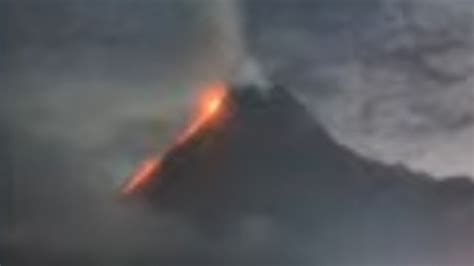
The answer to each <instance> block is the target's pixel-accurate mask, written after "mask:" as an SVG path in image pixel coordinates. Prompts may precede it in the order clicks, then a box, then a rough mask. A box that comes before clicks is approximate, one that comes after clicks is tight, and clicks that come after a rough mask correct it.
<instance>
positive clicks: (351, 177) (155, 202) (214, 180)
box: [125, 86, 474, 265]
mask: <svg viewBox="0 0 474 266" xmlns="http://www.w3.org/2000/svg"><path fill="white" fill-rule="evenodd" d="M219 95H220V96H219V102H218V103H217V102H215V103H212V106H211V109H212V112H208V114H211V113H212V115H206V116H204V117H206V119H198V121H200V122H199V123H194V125H192V126H191V128H192V130H186V131H185V132H188V133H185V134H184V136H185V137H181V138H178V141H176V143H174V144H173V145H172V146H171V148H170V149H168V150H167V151H165V153H164V154H163V156H161V157H160V158H151V159H149V160H147V161H146V162H145V163H144V164H143V165H142V166H141V167H140V168H139V170H138V171H137V174H135V175H134V176H133V177H132V178H131V180H130V181H129V183H128V184H127V185H126V186H125V188H127V187H128V189H126V197H127V198H132V199H136V200H138V201H142V202H145V203H146V204H147V205H149V206H151V207H152V208H154V209H156V210H157V211H160V212H170V213H175V214H179V215H182V216H184V217H187V218H188V219H189V220H191V221H195V222H196V223H199V224H203V225H205V226H207V227H208V228H213V229H215V230H216V231H212V232H211V234H214V235H218V234H219V233H220V232H221V231H219V230H223V229H222V228H228V227H227V225H231V224H233V222H234V221H237V220H239V219H240V218H241V217H255V216H260V217H270V218H269V219H270V220H271V221H273V223H275V224H277V225H278V228H280V229H279V230H277V231H278V233H276V234H285V235H286V236H285V237H283V238H284V239H285V241H284V242H285V244H281V245H279V248H277V249H278V250H279V251H278V253H280V255H282V254H283V255H282V256H284V257H287V258H288V257H298V258H301V257H305V258H307V257H308V256H310V257H312V259H311V261H312V262H315V263H316V265H372V264H371V263H378V265H394V264H393V263H398V264H400V265H414V264H413V263H415V264H416V265H472V262H473V261H474V256H473V255H472V254H473V253H472V251H474V229H473V228H474V226H473V225H474V185H473V183H472V181H470V179H468V178H466V177H454V178H449V179H446V180H445V181H436V180H435V179H433V178H431V177H430V176H429V175H427V174H422V173H415V172H413V171H411V170H408V169H406V168H405V167H403V166H401V165H394V166H389V165H384V164H382V163H379V162H376V161H374V160H370V159H367V158H364V157H362V156H360V155H358V154H356V153H355V152H352V151H351V150H350V149H348V148H346V147H345V146H343V145H341V144H339V143H338V142H337V141H335V140H333V138H332V137H331V136H330V135H329V134H328V133H327V132H326V130H324V128H323V127H322V126H321V125H320V124H319V123H318V122H317V120H316V119H315V118H314V117H313V115H312V114H311V113H310V112H309V111H308V110H307V109H306V107H305V106H304V105H303V104H301V102H300V101H299V100H298V99H297V98H296V97H295V96H294V95H292V94H291V93H290V92H289V91H288V90H286V89H285V88H283V87H280V86H275V87H273V88H270V89H265V90H263V89H259V88H257V87H254V86H244V87H236V88H225V93H221V94H219ZM210 102H212V101H210ZM200 117H203V116H202V115H201V116H200ZM196 124H197V125H196ZM130 184H135V185H132V186H131V185H130ZM136 184H139V185H136ZM282 232H285V233H282ZM301 243H306V244H308V243H310V244H308V245H309V246H311V248H310V249H309V250H308V249H303V248H288V245H289V246H292V247H295V246H297V247H298V246H300V244H301ZM313 256H314V257H313Z"/></svg>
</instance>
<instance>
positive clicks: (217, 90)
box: [122, 82, 228, 194]
mask: <svg viewBox="0 0 474 266" xmlns="http://www.w3.org/2000/svg"><path fill="white" fill-rule="evenodd" d="M227 93H228V88H227V85H226V84H225V83H224V82H215V83H212V84H210V85H208V86H205V87H204V88H203V89H202V92H201V95H200V97H199V100H198V104H197V107H196V108H195V109H196V110H195V111H194V112H193V114H192V119H191V121H190V122H189V123H188V125H187V126H186V128H185V129H184V131H183V132H182V133H181V134H180V135H179V136H178V137H177V139H176V141H175V142H174V143H173V144H172V145H171V146H170V147H169V148H168V149H167V150H166V151H165V152H164V154H167V153H168V152H169V151H170V150H172V149H174V148H175V147H176V146H179V145H182V144H183V143H185V142H186V141H187V140H188V139H189V138H190V137H191V136H193V135H194V134H196V132H198V131H199V130H200V129H201V128H202V127H203V126H204V125H206V124H208V123H211V122H212V121H214V120H215V119H218V116H219V113H220V111H221V107H222V103H223V101H224V99H225V97H226V95H227ZM161 161H162V159H161V156H152V157H150V158H147V159H145V160H144V161H143V162H142V163H141V164H140V165H139V166H138V167H137V168H136V170H135V171H134V173H133V174H132V175H131V177H130V178H129V180H128V181H127V183H126V184H125V185H124V187H123V189H122V193H123V194H130V193H132V192H134V191H136V190H138V189H140V188H142V187H143V186H146V184H147V183H148V182H149V180H150V179H151V178H152V177H153V176H154V175H155V174H156V173H157V172H158V171H159V169H160V166H161Z"/></svg>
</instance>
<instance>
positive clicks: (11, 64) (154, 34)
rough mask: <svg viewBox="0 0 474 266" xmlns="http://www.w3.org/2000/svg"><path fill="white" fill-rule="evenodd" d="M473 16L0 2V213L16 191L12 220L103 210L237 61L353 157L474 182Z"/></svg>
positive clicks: (387, 1) (437, 10) (239, 5)
mask: <svg viewBox="0 0 474 266" xmlns="http://www.w3.org/2000/svg"><path fill="white" fill-rule="evenodd" d="M473 12H474V2H473V1H471V0H455V1H452V0H358V1H355V0H354V1H351V0H336V1H330V0H314V1H310V0H305V1H301V0H295V1H291V2H290V1H283V0H281V1H265V0H254V1H250V0H248V1H219V0H195V1H171V0H169V1H168V0H160V1H145V0H143V1H132V0H115V1H106V0H87V1H78V0H69V1H60V0H45V1H33V0H22V1H9V0H0V80H1V86H0V93H1V94H2V96H1V97H0V121H2V122H3V123H2V125H1V130H0V132H1V135H2V139H0V146H1V147H2V151H1V152H0V155H1V158H5V159H2V163H1V165H0V170H1V172H4V173H7V175H5V176H16V177H17V178H15V179H14V181H12V180H9V179H7V178H4V179H2V180H1V181H0V182H1V183H0V194H1V195H2V197H4V198H5V201H3V202H5V203H6V202H10V201H11V200H12V198H11V193H12V189H11V187H12V184H13V187H15V188H16V190H15V193H14V194H15V196H14V197H15V200H16V201H17V202H19V203H18V204H21V205H20V206H21V208H20V207H19V209H28V210H31V209H34V206H35V204H37V203H38V200H40V201H42V202H44V204H41V205H40V206H41V207H40V210H38V213H44V212H47V213H50V215H53V216H54V215H58V214H57V213H56V210H57V209H58V208H59V209H61V210H64V209H68V208H69V207H70V206H69V205H68V203H62V202H57V200H56V199H57V198H60V197H62V196H64V195H67V197H68V198H70V199H74V198H75V197H77V198H80V199H83V193H84V192H86V193H87V195H89V196H90V197H89V200H90V202H91V204H93V203H94V202H97V200H98V199H103V198H104V197H110V196H111V195H113V194H114V193H115V192H116V189H117V188H118V187H119V186H120V184H122V182H123V181H124V179H125V178H126V177H127V175H128V173H129V172H130V171H131V170H132V169H133V167H134V166H135V165H136V163H137V162H139V161H140V160H142V159H143V158H144V157H145V156H146V155H148V154H150V153H154V152H156V151H159V150H161V149H163V147H165V146H166V145H167V144H166V143H168V142H169V141H170V140H171V139H172V138H173V136H175V135H176V133H177V132H178V131H179V130H180V129H181V128H182V127H183V125H184V124H185V122H186V119H187V116H188V114H189V111H190V110H191V109H192V105H193V99H195V95H196V93H197V88H199V87H200V86H201V85H202V84H205V83H206V82H209V81H213V80H216V79H224V80H227V79H232V78H233V77H234V76H235V73H238V72H239V68H240V67H241V65H242V64H243V63H244V62H248V61H249V60H250V61H252V62H255V63H254V64H253V66H255V65H258V67H255V69H251V70H250V72H252V73H251V74H255V76H259V77H260V76H264V78H265V79H266V80H269V81H270V82H273V83H279V84H282V85H284V86H286V87H288V88H289V89H290V90H291V91H293V92H294V93H295V94H296V95H297V96H298V97H299V98H300V99H301V100H302V101H303V102H304V103H305V104H306V106H307V107H308V108H310V109H311V111H312V112H313V114H314V115H315V117H317V118H318V119H319V120H320V121H321V123H322V124H323V125H324V126H325V127H326V128H327V129H328V130H329V131H330V132H331V134H332V135H333V136H334V137H335V138H336V140H337V141H339V142H341V143H343V144H345V145H347V146H349V147H351V148H352V149H354V150H355V151H357V152H359V153H361V154H363V155H365V156H367V157H369V158H374V159H377V160H382V161H384V162H387V163H401V164H404V165H407V166H409V167H410V168H413V169H415V170H418V171H423V172H427V173H429V174H431V175H433V176H436V177H437V178H440V179H441V178H446V177H447V176H453V175H460V174H462V175H469V176H474V104H473V103H474V86H473V85H474V84H473V82H474V26H473V25H474V14H473ZM257 68H259V70H256V69H257ZM257 72H258V73H257ZM12 182H13V183H12ZM55 186H57V187H61V190H58V191H55V192H54V193H51V189H50V188H51V187H55ZM74 193H77V195H76V194H74ZM72 201H73V200H71V202H72ZM51 202H54V204H53V205H51V204H50V203H51ZM61 204H63V205H64V206H62V205H61ZM104 205H106V203H104ZM104 208H105V207H104ZM104 208H102V207H100V208H98V210H97V209H96V210H87V211H86V212H88V211H96V212H99V210H100V211H103V209H104ZM113 211H115V209H114V210H113ZM55 213H56V214H55ZM21 215H22V214H21V212H20V213H17V214H15V217H19V218H18V219H19V220H21ZM42 216H44V215H37V216H35V217H37V218H36V219H38V220H34V219H30V220H29V222H30V223H32V224H35V223H37V224H41V223H42V222H43V221H41V219H43V218H42ZM3 217H7V216H3ZM94 217H96V219H97V221H95V222H96V223H97V224H101V223H100V219H102V218H101V217H100V216H94ZM1 222H2V224H5V223H7V222H8V221H6V220H2V221H1ZM69 222H70V224H69V225H74V221H69ZM93 225H94V223H92V225H91V226H93ZM20 228H28V226H27V225H25V226H23V227H21V226H20ZM25 230H26V229H25ZM58 232H61V230H58ZM25 235H28V232H27V231H24V232H23V231H20V232H16V235H15V237H16V238H15V239H17V240H18V241H20V240H21V239H22V236H25ZM38 237H41V236H38ZM49 237H51V238H54V237H55V236H54V235H52V236H51V235H50V236H49ZM57 237H58V238H59V234H58V236H57ZM79 242H80V241H79ZM52 243H54V241H52ZM58 243H61V241H59V242H58ZM62 244H63V243H62ZM58 245H59V244H58ZM71 245H72V246H73V244H71Z"/></svg>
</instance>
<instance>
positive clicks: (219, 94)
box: [177, 83, 227, 144]
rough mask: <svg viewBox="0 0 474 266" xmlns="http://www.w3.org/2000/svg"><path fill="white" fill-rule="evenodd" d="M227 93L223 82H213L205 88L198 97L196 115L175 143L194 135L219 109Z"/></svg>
mask: <svg viewBox="0 0 474 266" xmlns="http://www.w3.org/2000/svg"><path fill="white" fill-rule="evenodd" d="M226 94H227V88H226V85H225V84H224V83H215V84H212V85H210V86H208V87H206V88H205V90H204V92H203V94H202V95H201V97H200V101H199V106H198V110H197V112H196V114H197V115H196V116H195V118H194V119H193V121H191V123H190V124H189V126H188V127H187V128H186V129H185V130H184V132H183V134H182V135H180V136H179V137H178V140H177V143H178V144H181V143H183V142H185V141H186V140H187V139H189V137H191V136H192V135H194V134H195V133H196V131H198V130H199V129H200V128H201V127H202V126H203V125H204V124H206V123H207V122H208V121H210V120H211V119H212V118H213V117H215V116H216V114H218V113H219V110H220V109H221V106H222V103H223V101H224V98H225V96H226Z"/></svg>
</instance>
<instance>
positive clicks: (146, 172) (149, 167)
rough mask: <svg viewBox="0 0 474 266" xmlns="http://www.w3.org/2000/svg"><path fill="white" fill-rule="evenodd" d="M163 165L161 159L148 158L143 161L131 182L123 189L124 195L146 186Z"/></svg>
mask: <svg viewBox="0 0 474 266" xmlns="http://www.w3.org/2000/svg"><path fill="white" fill-rule="evenodd" d="M160 165H161V159H160V158H159V157H152V158H148V159H146V160H145V161H143V162H142V163H141V164H140V165H139V166H138V167H137V169H136V170H135V172H134V173H133V174H132V176H131V177H132V178H131V179H130V182H128V183H127V185H126V186H125V187H124V188H123V190H122V192H123V193H124V194H130V193H133V192H134V191H136V190H137V189H139V188H141V187H142V186H144V185H145V184H146V183H148V181H149V180H150V179H151V178H152V177H153V175H154V173H156V172H157V171H158V170H159V168H160Z"/></svg>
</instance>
